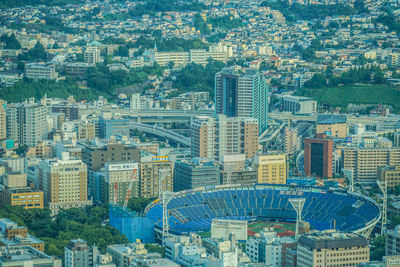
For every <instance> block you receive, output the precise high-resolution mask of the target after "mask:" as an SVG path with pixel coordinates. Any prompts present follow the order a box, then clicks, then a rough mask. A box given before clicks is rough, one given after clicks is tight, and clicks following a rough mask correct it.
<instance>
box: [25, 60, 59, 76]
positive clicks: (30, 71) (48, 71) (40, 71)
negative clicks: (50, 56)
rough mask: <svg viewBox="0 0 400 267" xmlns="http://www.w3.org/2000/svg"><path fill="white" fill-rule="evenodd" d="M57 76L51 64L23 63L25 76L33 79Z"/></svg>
mask: <svg viewBox="0 0 400 267" xmlns="http://www.w3.org/2000/svg"><path fill="white" fill-rule="evenodd" d="M57 76H58V74H57V72H56V69H55V66H54V65H53V64H39V63H28V64H25V77H26V78H30V79H34V80H42V79H43V80H54V79H56V78H57Z"/></svg>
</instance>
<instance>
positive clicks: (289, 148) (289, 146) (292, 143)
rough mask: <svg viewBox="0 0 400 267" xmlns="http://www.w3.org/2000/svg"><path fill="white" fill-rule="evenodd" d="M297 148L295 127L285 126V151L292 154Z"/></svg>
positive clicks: (297, 141) (297, 139) (297, 140)
mask: <svg viewBox="0 0 400 267" xmlns="http://www.w3.org/2000/svg"><path fill="white" fill-rule="evenodd" d="M298 148H299V136H298V134H297V128H290V127H286V128H285V153H286V154H288V155H293V154H294V153H296V151H297V149H298Z"/></svg>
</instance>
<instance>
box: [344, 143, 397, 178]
mask: <svg viewBox="0 0 400 267" xmlns="http://www.w3.org/2000/svg"><path fill="white" fill-rule="evenodd" d="M342 161H343V168H344V169H349V170H353V177H354V181H355V182H357V183H364V184H365V183H376V179H377V176H378V168H380V167H385V166H399V165H400V148H393V147H351V148H345V149H343V150H342Z"/></svg>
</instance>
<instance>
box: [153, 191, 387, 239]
mask: <svg viewBox="0 0 400 267" xmlns="http://www.w3.org/2000/svg"><path fill="white" fill-rule="evenodd" d="M291 198H305V204H304V208H303V212H302V218H303V220H304V221H307V222H309V223H310V226H311V227H312V228H313V229H317V230H324V229H330V228H333V226H334V225H335V226H336V229H338V230H341V231H355V230H357V229H360V228H362V227H363V226H365V225H366V224H368V223H369V222H371V221H373V220H376V218H378V217H379V207H378V206H377V204H376V203H374V202H372V201H370V200H367V199H365V198H362V197H360V196H355V195H352V194H347V193H343V192H330V191H326V190H323V189H321V188H319V189H317V188H315V187H306V186H301V187H293V186H284V185H279V186H271V185H269V186H267V185H265V186H260V185H254V186H236V187H233V188H226V187H221V188H218V187H215V188H211V189H203V190H198V189H197V190H193V191H185V192H183V193H177V195H176V196H175V197H174V198H173V199H172V200H171V201H170V202H169V203H168V206H167V207H168V210H169V222H170V231H171V232H173V233H176V234H182V233H188V232H198V231H209V230H210V228H211V221H212V219H216V218H218V219H223V218H225V219H235V220H250V219H256V220H272V221H289V222H293V221H295V219H296V213H295V211H294V210H293V208H292V206H291V204H290V202H289V199H291ZM146 216H147V217H148V218H149V219H150V220H151V221H153V223H154V224H155V227H156V228H159V229H160V228H162V203H161V201H159V202H157V203H155V204H152V206H151V207H150V209H148V212H147V214H146Z"/></svg>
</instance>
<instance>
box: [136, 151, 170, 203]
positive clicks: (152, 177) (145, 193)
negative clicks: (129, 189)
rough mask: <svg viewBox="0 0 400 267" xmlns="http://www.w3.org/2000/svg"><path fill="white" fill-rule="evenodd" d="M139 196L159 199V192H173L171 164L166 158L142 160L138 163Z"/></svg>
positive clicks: (157, 157)
mask: <svg viewBox="0 0 400 267" xmlns="http://www.w3.org/2000/svg"><path fill="white" fill-rule="evenodd" d="M139 168H140V178H139V195H140V196H141V197H147V198H157V197H159V185H160V179H161V188H160V189H161V192H163V191H173V163H172V161H170V160H169V159H168V157H159V156H156V157H152V158H151V159H150V160H147V159H142V162H141V163H140V167H139Z"/></svg>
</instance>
